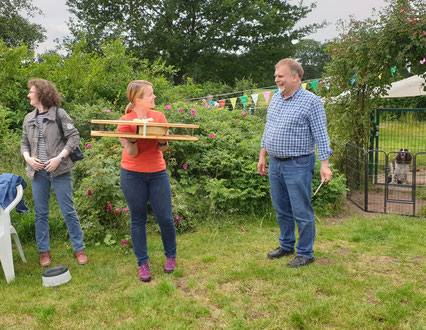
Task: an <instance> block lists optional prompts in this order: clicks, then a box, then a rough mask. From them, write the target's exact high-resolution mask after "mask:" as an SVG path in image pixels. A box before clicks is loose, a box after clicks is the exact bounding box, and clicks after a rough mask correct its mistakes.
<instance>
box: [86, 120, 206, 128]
mask: <svg viewBox="0 0 426 330" xmlns="http://www.w3.org/2000/svg"><path fill="white" fill-rule="evenodd" d="M91 123H92V124H104V125H105V124H110V125H137V126H144V125H146V126H147V127H148V126H153V127H180V128H199V127H200V126H199V125H193V124H179V123H152V122H148V123H143V122H140V121H131V120H102V119H92V120H91Z"/></svg>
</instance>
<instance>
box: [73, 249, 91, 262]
mask: <svg viewBox="0 0 426 330" xmlns="http://www.w3.org/2000/svg"><path fill="white" fill-rule="evenodd" d="M75 257H76V258H77V262H78V263H79V264H80V265H84V264H87V261H88V260H87V255H86V252H84V250H81V251H77V252H76V253H75Z"/></svg>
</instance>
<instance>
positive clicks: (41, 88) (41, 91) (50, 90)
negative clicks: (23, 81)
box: [27, 78, 62, 108]
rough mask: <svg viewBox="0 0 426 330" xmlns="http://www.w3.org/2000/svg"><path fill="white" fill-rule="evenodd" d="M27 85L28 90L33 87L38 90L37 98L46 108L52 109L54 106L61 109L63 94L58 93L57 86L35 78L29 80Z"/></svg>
mask: <svg viewBox="0 0 426 330" xmlns="http://www.w3.org/2000/svg"><path fill="white" fill-rule="evenodd" d="M27 85H28V88H31V87H32V86H34V87H35V88H36V93H37V97H38V99H39V101H40V103H41V104H42V105H43V106H44V107H45V108H50V107H52V106H55V107H59V106H60V105H61V102H62V96H61V93H59V92H58V90H57V88H56V87H55V85H53V84H52V83H51V82H50V81H48V80H45V79H39V78H35V79H30V80H28V84H27Z"/></svg>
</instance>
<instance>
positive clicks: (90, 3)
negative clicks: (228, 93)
mask: <svg viewBox="0 0 426 330" xmlns="http://www.w3.org/2000/svg"><path fill="white" fill-rule="evenodd" d="M67 5H68V6H69V7H70V11H71V12H72V13H73V14H74V15H75V16H76V17H77V20H75V21H74V22H72V24H71V26H70V29H71V31H72V33H73V35H74V36H75V37H79V36H80V34H81V33H82V32H84V33H85V35H86V38H87V40H88V45H90V47H93V50H97V49H98V47H99V45H100V44H101V43H102V42H103V41H104V40H108V39H111V38H112V39H115V38H117V37H121V38H122V39H123V40H124V41H125V42H126V45H127V47H128V49H129V50H130V51H132V53H133V54H134V55H135V56H136V57H138V58H147V59H149V60H151V61H152V60H154V59H156V58H158V57H159V56H161V57H162V58H163V59H164V60H165V61H166V63H167V64H168V65H173V66H174V67H175V68H176V69H177V70H178V71H177V74H176V76H175V83H179V82H181V81H182V79H183V78H184V76H185V75H189V76H191V77H192V78H194V79H196V81H207V80H210V81H214V80H220V81H223V82H226V83H232V82H233V81H234V80H235V78H238V79H240V78H242V77H244V76H247V74H248V73H251V74H252V76H253V77H255V78H256V79H255V80H256V81H258V82H261V81H262V79H263V80H264V79H265V77H268V78H269V79H270V77H271V76H272V72H264V69H263V68H264V67H270V68H272V67H273V65H274V64H275V63H276V62H277V61H278V60H279V59H281V58H283V57H286V56H292V55H293V54H294V46H293V45H292V44H291V40H292V39H300V38H302V37H303V36H304V35H306V34H309V33H311V32H313V31H315V30H316V28H318V27H319V26H320V24H313V25H308V26H305V27H302V28H296V27H295V25H296V23H297V22H298V21H299V20H301V19H302V18H304V17H306V15H307V14H308V13H309V12H310V11H311V9H312V6H313V5H312V6H310V7H308V6H303V5H300V4H299V5H292V4H290V3H289V2H288V1H283V0H256V1H253V0H242V1H241V0H239V1H237V0H226V1H222V0H190V1H180V0H152V1H144V0H132V1H128V0H120V1H105V0H67ZM271 70H272V69H271Z"/></svg>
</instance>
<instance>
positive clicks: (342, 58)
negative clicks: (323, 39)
mask: <svg viewBox="0 0 426 330" xmlns="http://www.w3.org/2000/svg"><path fill="white" fill-rule="evenodd" d="M379 14H380V15H379V17H378V18H374V17H373V18H369V19H366V20H363V21H357V20H354V19H353V20H351V21H350V22H341V23H342V25H341V28H342V33H341V34H340V36H339V37H338V38H336V39H335V40H334V41H333V42H330V43H329V44H328V45H327V47H326V49H327V52H328V54H329V56H330V57H331V61H330V62H329V64H328V65H327V66H326V69H325V77H326V78H325V80H326V81H327V86H328V89H327V90H326V89H325V88H324V89H323V90H324V91H325V92H326V93H325V94H326V96H332V97H331V98H327V99H328V102H327V106H326V109H327V115H328V118H329V123H330V124H329V132H330V133H331V138H332V139H333V140H335V141H340V142H341V143H342V144H344V143H346V142H348V141H352V142H354V143H356V144H357V145H358V146H361V147H363V148H368V147H369V142H370V135H371V128H372V127H371V121H370V116H371V114H372V111H374V109H375V107H377V105H378V102H380V101H379V100H380V96H381V95H383V94H385V93H386V91H385V89H386V87H388V86H389V85H390V84H391V82H393V81H396V80H399V79H401V78H404V77H406V76H408V75H414V74H420V75H423V76H425V75H426V74H425V72H426V64H425V62H426V60H425V54H426V32H425V31H426V20H425V17H426V3H425V2H424V0H389V4H388V6H386V7H385V8H384V9H383V10H382V11H381V12H380V13H379ZM379 104H380V103H379ZM336 149H337V147H336ZM341 152H342V150H341Z"/></svg>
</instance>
